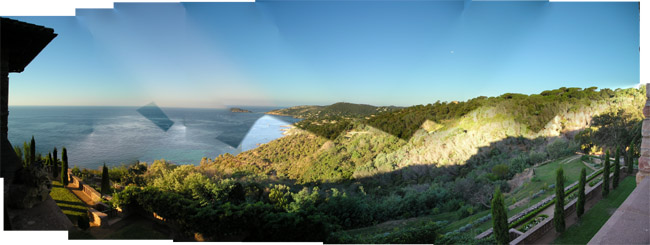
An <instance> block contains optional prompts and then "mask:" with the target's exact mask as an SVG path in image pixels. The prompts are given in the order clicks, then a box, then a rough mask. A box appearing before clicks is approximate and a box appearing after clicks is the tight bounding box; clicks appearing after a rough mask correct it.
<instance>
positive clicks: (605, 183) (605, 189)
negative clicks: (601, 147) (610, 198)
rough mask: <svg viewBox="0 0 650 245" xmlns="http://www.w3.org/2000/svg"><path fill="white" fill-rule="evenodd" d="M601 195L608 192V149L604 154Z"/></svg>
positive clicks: (605, 194) (605, 195)
mask: <svg viewBox="0 0 650 245" xmlns="http://www.w3.org/2000/svg"><path fill="white" fill-rule="evenodd" d="M603 170H604V171H603V197H607V195H608V194H609V171H610V169H609V151H607V154H605V166H604V167H603Z"/></svg>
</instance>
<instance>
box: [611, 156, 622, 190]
mask: <svg viewBox="0 0 650 245" xmlns="http://www.w3.org/2000/svg"><path fill="white" fill-rule="evenodd" d="M615 156H616V159H614V177H612V189H616V188H617V187H618V179H619V177H620V176H619V175H620V172H621V160H620V157H621V153H620V149H619V147H616V155H615Z"/></svg>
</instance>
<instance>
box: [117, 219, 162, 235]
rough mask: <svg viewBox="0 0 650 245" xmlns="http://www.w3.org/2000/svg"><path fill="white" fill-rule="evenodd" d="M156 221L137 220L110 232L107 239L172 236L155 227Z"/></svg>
mask: <svg viewBox="0 0 650 245" xmlns="http://www.w3.org/2000/svg"><path fill="white" fill-rule="evenodd" d="M153 226H154V223H152V222H151V221H148V220H136V221H134V222H132V223H131V224H128V225H127V226H124V227H122V228H121V229H119V230H117V231H115V232H113V233H112V234H110V235H109V236H108V237H107V238H106V239H128V240H133V239H147V240H159V239H170V236H169V235H167V234H164V233H162V232H160V231H158V230H156V229H155V228H154V227H153Z"/></svg>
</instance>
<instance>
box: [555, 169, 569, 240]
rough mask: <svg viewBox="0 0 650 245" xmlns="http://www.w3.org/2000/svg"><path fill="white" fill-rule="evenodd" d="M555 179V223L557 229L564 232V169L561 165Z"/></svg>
mask: <svg viewBox="0 0 650 245" xmlns="http://www.w3.org/2000/svg"><path fill="white" fill-rule="evenodd" d="M556 173H557V176H556V180H555V212H554V213H553V224H555V231H557V232H564V229H565V228H566V224H565V222H564V170H563V169H562V167H560V168H559V169H558V170H557V172H556Z"/></svg>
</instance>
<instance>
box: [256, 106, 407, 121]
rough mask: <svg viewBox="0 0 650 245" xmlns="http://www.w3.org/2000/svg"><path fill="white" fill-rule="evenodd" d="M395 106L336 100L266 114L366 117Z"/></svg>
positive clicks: (308, 116) (309, 117)
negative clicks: (324, 103)
mask: <svg viewBox="0 0 650 245" xmlns="http://www.w3.org/2000/svg"><path fill="white" fill-rule="evenodd" d="M398 108H399V107H395V106H381V107H377V106H371V105H364V104H352V103H346V102H338V103H335V104H332V105H328V106H317V105H303V106H294V107H289V108H285V109H279V110H273V111H269V112H267V113H266V114H271V115H279V116H292V117H295V118H302V119H314V118H330V117H366V116H370V115H373V114H377V113H381V112H386V111H392V110H395V109H398Z"/></svg>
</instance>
